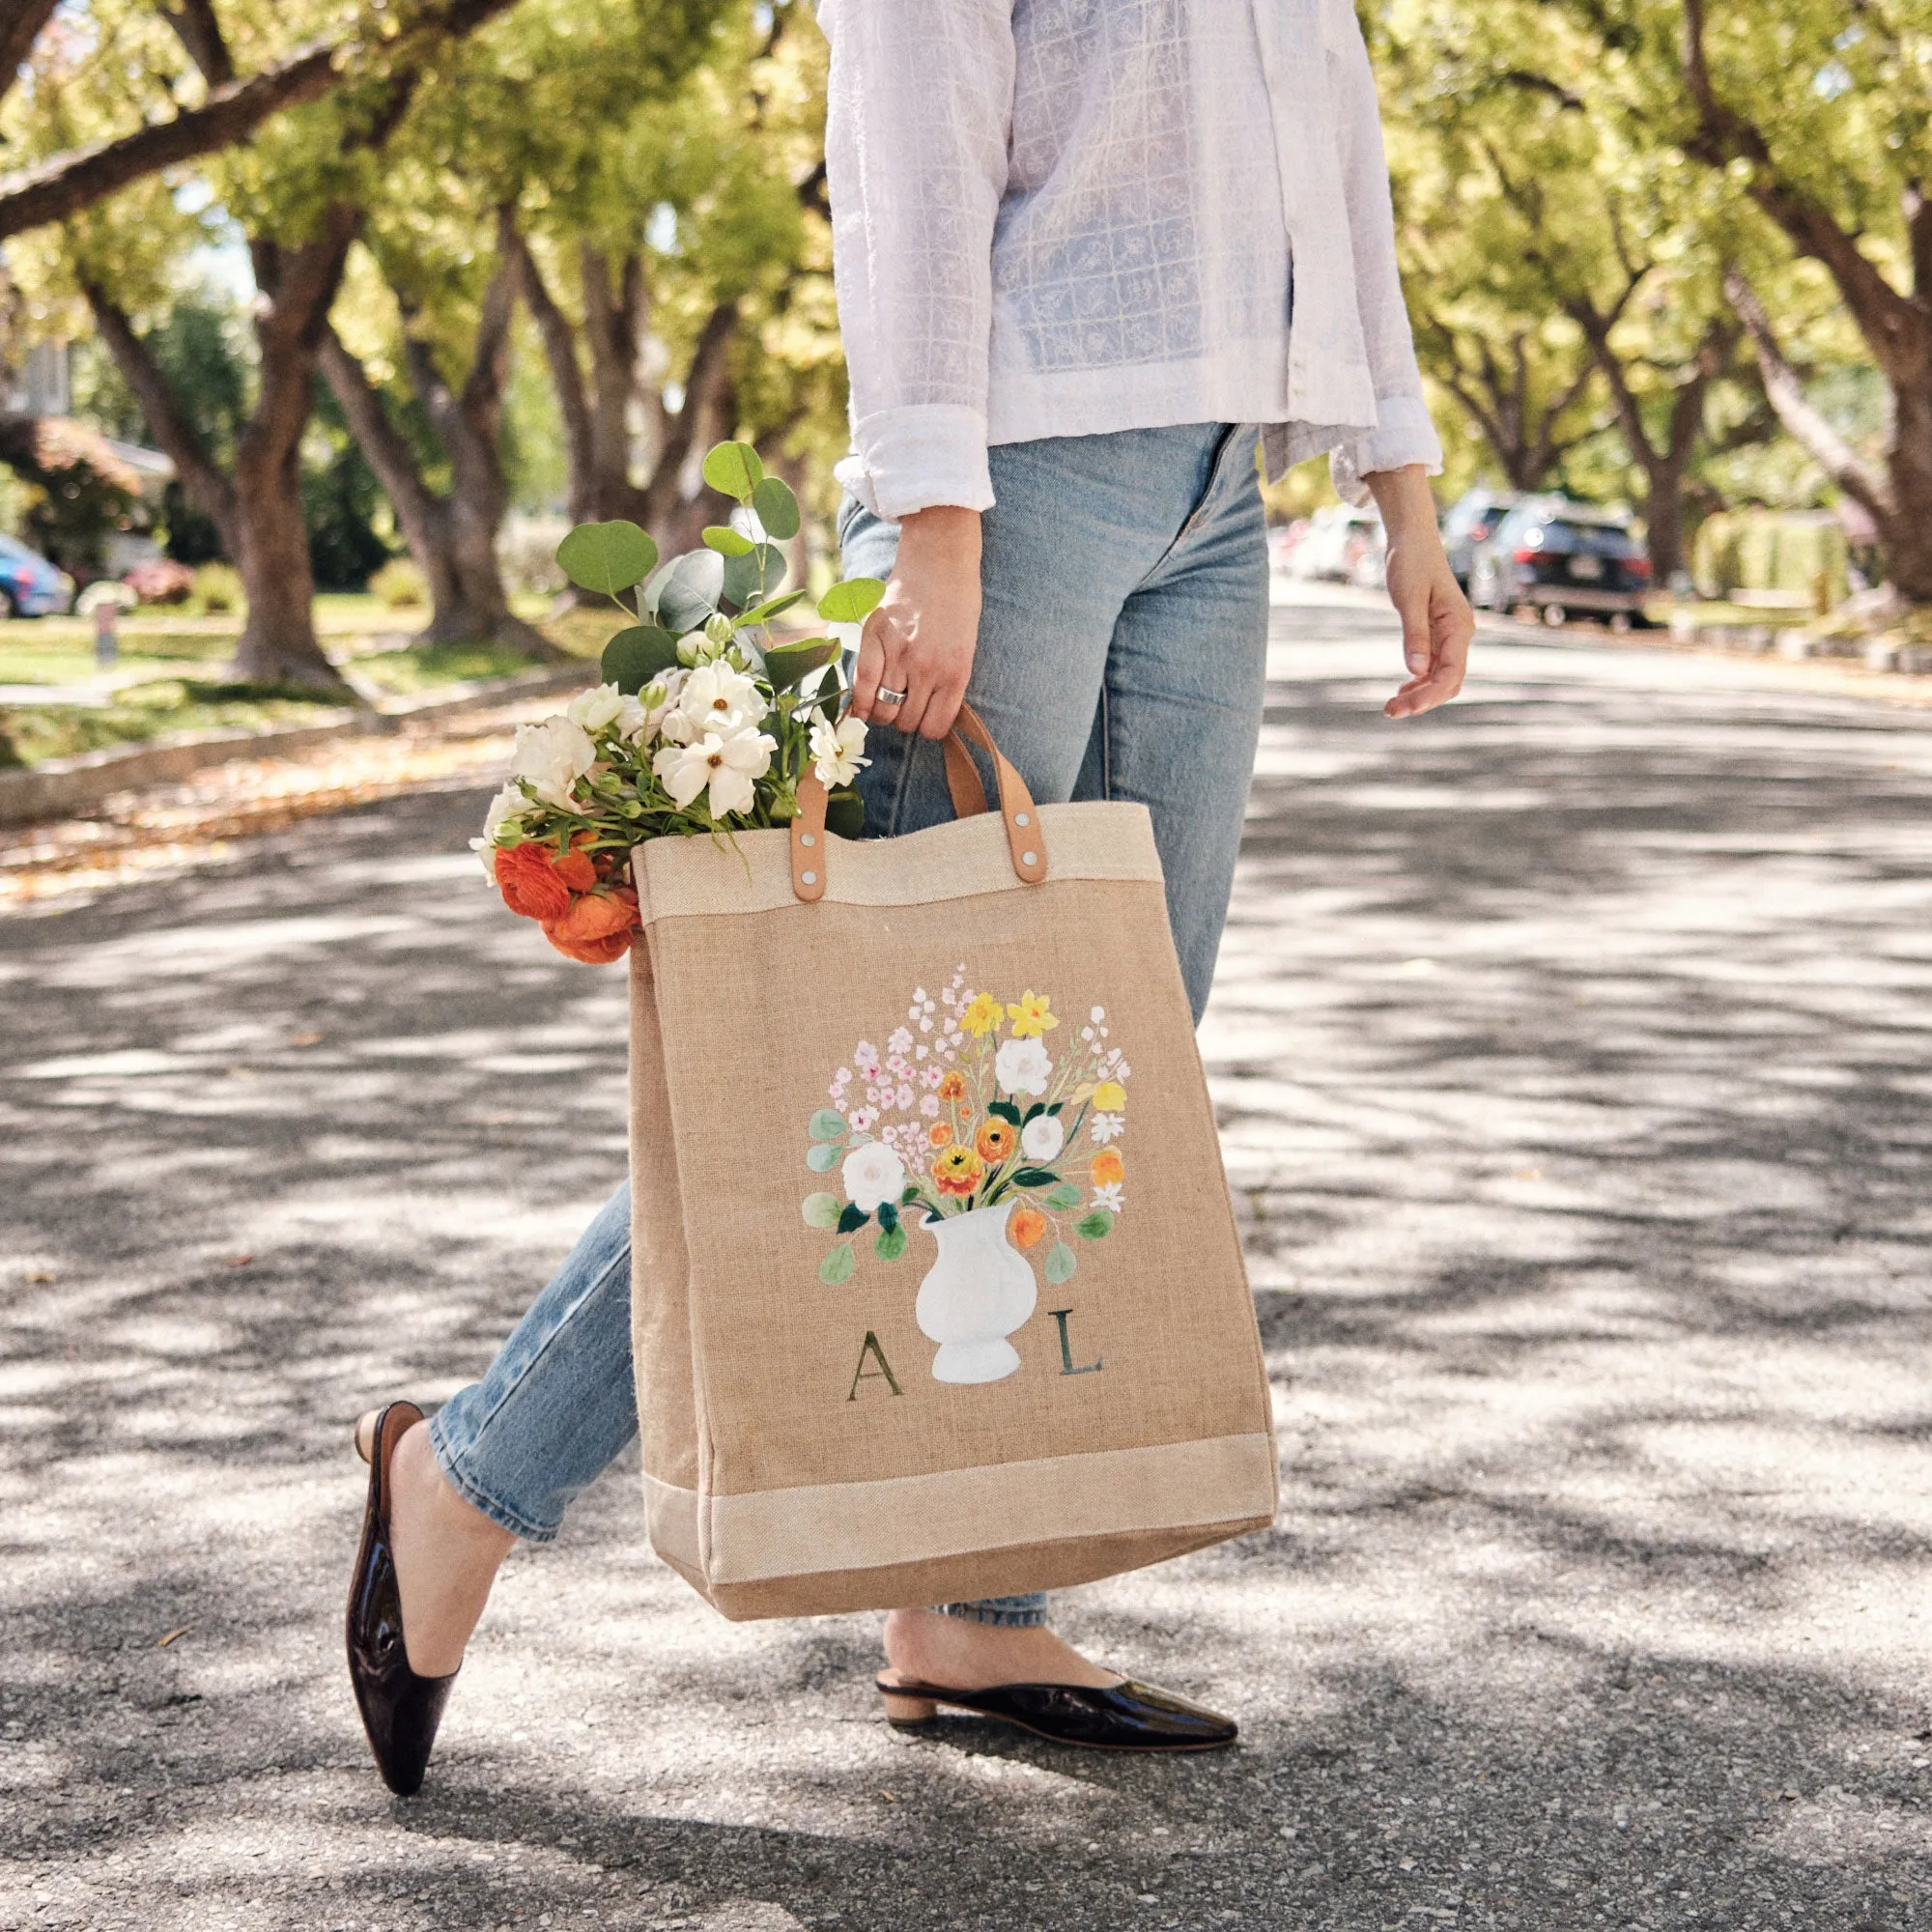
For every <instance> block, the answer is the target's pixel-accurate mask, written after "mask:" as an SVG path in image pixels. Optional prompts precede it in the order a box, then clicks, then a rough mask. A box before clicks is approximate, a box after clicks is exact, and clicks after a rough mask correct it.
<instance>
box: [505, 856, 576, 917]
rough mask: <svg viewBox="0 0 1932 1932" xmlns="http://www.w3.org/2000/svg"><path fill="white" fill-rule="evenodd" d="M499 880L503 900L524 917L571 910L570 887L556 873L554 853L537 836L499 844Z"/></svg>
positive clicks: (560, 913)
mask: <svg viewBox="0 0 1932 1932" xmlns="http://www.w3.org/2000/svg"><path fill="white" fill-rule="evenodd" d="M571 856H572V857H573V858H576V857H579V856H581V855H580V854H577V853H573V854H572V855H571ZM497 885H498V886H499V887H501V888H502V893H503V903H504V904H505V905H506V906H508V907H509V908H510V910H511V911H512V912H514V913H518V914H521V915H522V917H524V918H525V919H561V918H562V917H563V916H564V914H565V913H567V912H568V911H569V910H570V887H569V886H568V885H567V884H566V883H565V882H564V881H563V880H562V879H560V878H558V877H557V872H556V856H555V854H554V853H553V852H552V851H551V849H550V847H549V846H548V845H544V844H540V843H538V842H537V841H536V840H534V839H527V840H526V841H525V842H524V843H523V844H521V845H512V846H510V847H509V848H508V849H507V850H506V849H504V848H502V847H500V846H499V847H498V848H497Z"/></svg>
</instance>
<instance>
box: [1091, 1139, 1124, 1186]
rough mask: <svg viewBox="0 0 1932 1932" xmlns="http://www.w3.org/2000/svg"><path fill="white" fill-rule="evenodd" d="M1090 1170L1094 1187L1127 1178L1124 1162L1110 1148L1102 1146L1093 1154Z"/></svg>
mask: <svg viewBox="0 0 1932 1932" xmlns="http://www.w3.org/2000/svg"><path fill="white" fill-rule="evenodd" d="M1091 1172H1092V1174H1093V1176H1094V1186H1095V1187H1106V1186H1108V1185H1109V1184H1111V1183H1112V1182H1114V1181H1117V1180H1124V1179H1126V1178H1127V1170H1126V1166H1125V1164H1124V1163H1123V1162H1122V1159H1121V1156H1120V1155H1119V1154H1118V1153H1116V1152H1115V1151H1114V1150H1113V1149H1112V1148H1102V1149H1101V1150H1100V1151H1099V1152H1098V1153H1096V1154H1095V1155H1094V1165H1093V1168H1092V1169H1091Z"/></svg>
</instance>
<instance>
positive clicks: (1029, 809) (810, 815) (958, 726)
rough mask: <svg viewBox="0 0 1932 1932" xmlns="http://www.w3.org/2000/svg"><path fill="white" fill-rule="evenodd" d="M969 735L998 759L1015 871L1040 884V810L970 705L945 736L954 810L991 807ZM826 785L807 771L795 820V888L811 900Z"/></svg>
mask: <svg viewBox="0 0 1932 1932" xmlns="http://www.w3.org/2000/svg"><path fill="white" fill-rule="evenodd" d="M968 738H971V739H972V740H973V742H974V743H975V744H977V745H979V746H980V748H981V749H982V750H983V751H984V752H985V753H987V755H988V756H990V757H991V759H992V760H993V778H994V781H996V782H997V784H998V785H999V790H1000V815H1001V817H1002V818H1004V819H1005V820H1006V823H1007V847H1008V849H1009V851H1010V852H1011V854H1012V859H1013V870H1014V872H1015V873H1017V874H1018V876H1019V877H1020V878H1022V879H1024V880H1025V881H1026V883H1027V884H1028V885H1030V886H1037V885H1038V884H1039V883H1040V881H1041V880H1042V879H1044V878H1045V877H1046V841H1045V839H1044V838H1041V837H1040V828H1039V812H1038V810H1037V808H1036V807H1035V805H1034V802H1033V794H1032V793H1031V792H1030V791H1028V790H1027V786H1026V781H1025V780H1024V779H1023V778H1021V777H1020V775H1019V773H1018V772H1017V771H1016V770H1015V769H1014V768H1013V766H1012V764H1011V763H1010V762H1009V759H1008V758H1007V756H1006V754H1005V753H1003V752H1002V751H1001V750H1000V748H999V746H997V745H996V744H994V742H993V734H992V733H991V732H990V731H988V730H987V729H986V726H985V725H984V724H983V723H982V722H981V720H980V714H979V713H978V712H977V711H975V710H974V709H973V707H972V706H971V705H970V704H962V705H961V706H960V707H959V716H958V719H957V720H956V721H955V722H954V724H953V726H952V730H951V731H950V732H949V733H948V734H947V737H946V782H947V785H948V786H949V788H950V789H951V790H952V810H953V813H954V815H955V816H956V817H959V818H977V817H978V816H979V815H980V813H981V812H983V811H986V810H990V808H989V807H988V805H987V803H986V787H985V786H984V785H983V784H982V783H981V782H980V768H979V766H978V765H976V764H975V763H974V762H973V754H972V753H971V752H969V751H968V750H967V749H966V740H967V739H968ZM825 804H826V794H825V787H824V785H823V784H822V783H820V781H819V779H818V775H817V773H816V772H807V773H806V775H805V777H804V778H803V779H802V780H801V781H799V787H798V816H797V817H796V818H794V819H793V820H792V822H791V889H792V891H793V892H794V893H795V894H796V895H798V897H800V898H802V899H805V900H807V901H808V902H810V900H813V899H818V898H823V897H824V895H825V862H826V850H825Z"/></svg>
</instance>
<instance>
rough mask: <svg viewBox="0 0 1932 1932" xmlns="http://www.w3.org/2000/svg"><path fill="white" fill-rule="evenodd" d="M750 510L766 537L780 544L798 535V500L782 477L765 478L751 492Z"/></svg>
mask: <svg viewBox="0 0 1932 1932" xmlns="http://www.w3.org/2000/svg"><path fill="white" fill-rule="evenodd" d="M752 509H753V513H754V514H755V515H756V517H757V519H758V521H759V523H761V524H762V525H763V526H765V534H766V535H767V536H768V537H777V538H778V540H779V541H780V542H781V543H783V542H784V541H785V540H786V539H787V538H790V537H795V536H797V534H798V525H799V516H798V498H797V497H794V496H793V495H792V494H791V485H790V484H789V483H787V482H786V481H785V480H784V478H783V477H782V476H767V477H764V478H763V479H762V480H761V481H760V482H759V484H758V486H757V488H756V489H755V490H753V492H752Z"/></svg>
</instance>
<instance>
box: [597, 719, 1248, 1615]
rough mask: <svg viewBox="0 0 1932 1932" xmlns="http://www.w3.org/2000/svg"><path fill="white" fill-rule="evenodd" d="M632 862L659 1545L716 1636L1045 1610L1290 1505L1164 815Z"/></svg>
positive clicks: (712, 849)
mask: <svg viewBox="0 0 1932 1932" xmlns="http://www.w3.org/2000/svg"><path fill="white" fill-rule="evenodd" d="M961 725H962V727H963V728H964V729H965V730H967V731H968V732H970V733H971V734H972V735H973V737H974V738H975V739H976V741H977V742H979V743H980V744H981V745H982V746H983V747H984V748H985V750H986V751H987V752H988V753H991V755H992V757H993V762H994V769H995V771H996V774H997V776H998V779H999V786H1000V796H1001V804H1002V810H1001V812H1000V813H997V814H996V813H989V812H988V811H987V810H986V799H985V794H984V791H983V788H982V785H981V782H980V777H979V773H978V771H977V769H976V767H975V763H974V760H973V758H972V756H971V754H970V753H968V752H967V751H966V749H965V746H964V744H963V743H961V742H960V741H959V740H958V737H957V734H955V737H954V739H953V740H952V741H950V742H949V743H948V746H947V769H948V776H949V779H950V780H951V781H952V795H953V801H954V806H955V809H956V810H957V811H958V812H959V817H958V818H957V819H956V820H955V821H954V822H953V823H952V824H948V825H941V826H937V827H934V828H933V829H931V830H929V831H925V832H919V833H914V834H912V835H911V836H909V837H905V838H882V839H867V840H859V841H846V840H843V839H839V838H832V837H829V836H828V835H827V834H826V832H825V830H824V812H825V794H824V790H823V788H822V787H821V786H819V785H818V783H817V781H816V780H809V781H808V782H807V783H806V785H805V786H804V787H802V789H801V794H800V796H801V803H802V806H803V810H802V812H801V815H800V817H799V819H798V820H797V821H796V822H795V823H794V824H793V826H792V827H791V829H790V831H789V832H788V833H787V832H784V831H770V832H753V833H750V834H740V835H738V837H737V838H736V840H735V844H736V847H737V850H735V851H733V850H731V849H728V848H725V847H723V846H720V845H715V844H713V843H712V842H711V841H708V840H703V839H684V838H656V839H651V840H649V841H647V842H645V843H644V844H642V845H640V846H639V847H638V849H637V851H636V854H635V856H634V860H633V867H634V872H635V876H636V880H637V888H638V898H639V911H640V915H641V919H642V923H643V928H644V931H643V935H642V938H641V939H640V942H639V945H638V946H637V948H636V949H635V950H634V952H633V953H632V960H633V969H632V980H631V1023H632V1036H631V1037H632V1073H631V1082H632V1102H631V1163H632V1182H633V1190H634V1194H633V1237H634V1256H633V1274H632V1280H633V1288H632V1311H633V1312H632V1340H633V1346H634V1354H635V1361H636V1371H637V1379H638V1409H639V1417H640V1420H641V1427H642V1436H643V1463H644V1488H645V1492H646V1498H647V1502H648V1514H649V1522H650V1535H651V1541H652V1543H653V1545H654V1546H655V1548H657V1550H658V1552H659V1554H660V1555H662V1556H663V1557H664V1558H665V1560H666V1561H667V1562H668V1563H669V1564H670V1565H671V1566H672V1567H673V1568H674V1569H676V1570H677V1571H678V1572H679V1573H680V1574H682V1575H683V1576H684V1577H686V1578H687V1579H688V1580H689V1581H690V1582H691V1583H692V1584H693V1586H694V1587H695V1588H696V1589H697V1590H698V1591H699V1592H701V1593H702V1594H703V1595H704V1596H705V1597H706V1598H707V1599H708V1600H709V1601H710V1602H711V1603H712V1604H714V1605H716V1606H717V1607H718V1608H719V1609H720V1610H722V1611H723V1612H724V1613H725V1615H726V1616H728V1617H733V1618H744V1617H777V1616H801V1615H810V1614H815V1613H819V1612H825V1611H833V1610H850V1609H863V1608H888V1607H894V1606H896V1605H916V1604H929V1603H940V1602H949V1601H953V1600H957V1599H962V1598H973V1597H984V1596H997V1595H1005V1594H1008V1593H1009V1592H1013V1591H1019V1590H1034V1589H1048V1588H1053V1587H1058V1586H1061V1585H1065V1584H1070V1583H1078V1582H1083V1581H1087V1580H1089V1579H1091V1578H1094V1577H1103V1576H1108V1575H1111V1574H1113V1573H1115V1572H1118V1571H1122V1570H1131V1569H1134V1568H1136V1567H1138V1566H1140V1565H1142V1564H1147V1563H1154V1562H1158V1561H1160V1560H1161V1559H1163V1558H1165V1557H1170V1556H1176V1555H1179V1554H1180V1553H1181V1552H1183V1551H1185V1550H1190V1549H1198V1548H1202V1547H1203V1546H1205V1545H1208V1544H1211V1543H1216V1542H1219V1541H1221V1540H1222V1539H1224V1538H1227V1537H1232V1536H1237V1535H1240V1534H1241V1533H1243V1532H1244V1531H1247V1530H1252V1529H1256V1528H1259V1527H1262V1526H1264V1525H1265V1524H1267V1523H1269V1522H1271V1521H1272V1520H1273V1517H1274V1512H1275V1503H1276V1461H1275V1444H1274V1433H1273V1428H1272V1423H1271V1418H1270V1407H1269V1400H1268V1390H1267V1383H1266V1378H1265V1376H1264V1370H1263V1366H1262V1357H1261V1348H1260V1342H1259V1338H1258V1336H1257V1333H1256V1329H1255V1318H1254V1306H1253V1302H1252V1300H1251V1298H1250V1296H1249V1293H1248V1286H1247V1280H1246V1276H1245V1273H1244V1271H1243V1267H1242V1262H1241V1252H1240V1244H1239V1241H1238V1239H1237V1237H1236V1231H1235V1224H1234V1215H1233V1212H1232V1209H1231V1207H1230V1204H1229V1198H1228V1189H1227V1182H1226V1179H1225V1178H1224V1176H1223V1173H1222V1169H1221V1161H1220V1151H1219V1146H1218V1143H1217V1140H1216V1136H1215V1130H1214V1120H1213V1115H1212V1112H1211V1110H1210V1108H1209V1104H1208V1093H1207V1086H1206V1083H1205V1081H1204V1079H1203V1076H1202V1071H1201V1063H1200V1058H1199V1056H1198V1054H1197V1052H1196V1049H1195V1044H1194V1032H1193V1027H1192V1024H1191V1021H1190V1017H1189V1013H1188V1008H1187V1000H1186V996H1185V993H1184V991H1183V988H1182V985H1181V980H1180V972H1179V964H1178V962H1177V960H1176V957H1175V952H1174V946H1173V941H1172V939H1171V937H1170V935H1169V931H1168V924H1167V910H1166V904H1165V899H1164V895H1163V892H1162V886H1161V872H1160V864H1159V860H1158V859H1157V857H1156V855H1155V851H1154V843H1153V831H1152V825H1151V821H1150V819H1149V816H1148V813H1147V811H1146V809H1145V808H1144V807H1141V806H1138V805H1127V804H1121V803H1101V804H1083V805H1058V806H1047V807H1045V808H1044V809H1042V810H1035V808H1034V806H1033V803H1032V800H1031V799H1030V798H1029V797H1028V796H1027V792H1026V788H1025V786H1024V784H1023V783H1022V782H1021V781H1020V779H1019V776H1018V774H1017V773H1016V772H1015V771H1014V770H1013V768H1012V767H1011V766H1010V765H1009V763H1007V761H1006V760H1005V759H1004V758H1002V757H1000V756H999V754H998V753H997V752H996V751H995V749H994V747H993V745H992V741H991V739H990V738H989V737H988V736H987V735H986V733H985V730H984V727H983V726H982V725H980V722H979V720H978V719H977V718H975V717H974V716H973V715H972V714H971V713H970V712H965V713H962V714H961Z"/></svg>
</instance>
